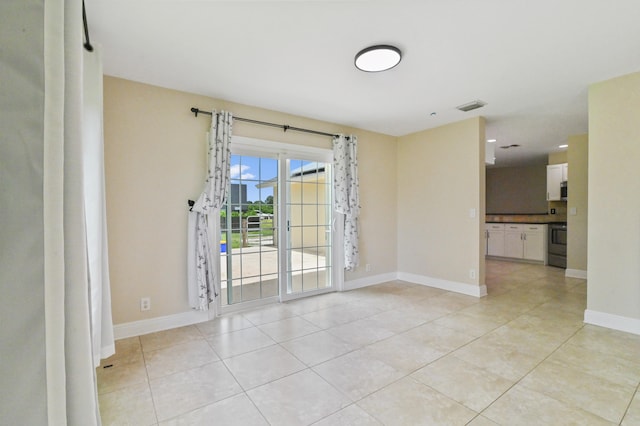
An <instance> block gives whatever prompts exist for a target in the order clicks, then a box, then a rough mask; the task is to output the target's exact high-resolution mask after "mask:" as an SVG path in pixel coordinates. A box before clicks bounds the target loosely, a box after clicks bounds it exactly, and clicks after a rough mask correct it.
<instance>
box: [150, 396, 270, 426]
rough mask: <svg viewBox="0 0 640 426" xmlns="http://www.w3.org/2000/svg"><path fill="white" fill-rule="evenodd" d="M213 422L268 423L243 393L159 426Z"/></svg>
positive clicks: (262, 425) (227, 425)
mask: <svg viewBox="0 0 640 426" xmlns="http://www.w3.org/2000/svg"><path fill="white" fill-rule="evenodd" d="M214 424H215V425H216V426H237V425H242V426H268V424H269V423H267V421H266V420H265V418H264V417H262V414H260V412H259V411H258V409H257V408H256V407H255V405H253V403H252V402H251V400H250V399H249V398H248V397H247V395H245V394H244V393H241V394H239V395H236V396H232V397H231V398H227V399H224V400H222V401H218V402H215V403H213V404H209V405H206V406H204V407H202V408H198V409H197V410H194V411H191V412H189V413H187V414H183V415H181V416H179V417H176V418H174V419H171V420H167V421H166V422H162V423H160V425H161V426H210V425H214Z"/></svg>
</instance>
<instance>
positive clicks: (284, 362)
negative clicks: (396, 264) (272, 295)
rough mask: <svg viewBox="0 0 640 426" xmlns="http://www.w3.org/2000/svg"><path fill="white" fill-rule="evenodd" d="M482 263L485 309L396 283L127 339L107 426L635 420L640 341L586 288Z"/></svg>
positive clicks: (116, 362) (109, 393)
mask: <svg viewBox="0 0 640 426" xmlns="http://www.w3.org/2000/svg"><path fill="white" fill-rule="evenodd" d="M563 273H564V270H561V269H557V268H550V267H543V266H538V265H527V264H519V263H508V262H498V261H488V262H487V279H486V281H487V287H488V288H489V296H487V297H485V298H482V299H476V298H473V297H468V296H463V295H460V294H455V293H449V292H445V291H442V290H437V289H433V288H429V287H423V286H418V285H412V284H407V283H402V282H391V283H387V284H382V285H378V286H374V287H368V288H364V289H360V290H355V291H350V292H346V293H332V294H327V295H323V296H316V297H313V298H308V299H303V300H299V301H295V302H291V303H285V304H279V305H276V306H270V307H266V308H262V309H260V310H255V311H251V312H245V313H243V314H235V315H233V316H225V317H222V318H220V319H218V320H216V321H213V322H209V323H204V324H198V325H197V326H189V327H183V328H179V329H175V330H170V331H165V332H160V333H154V334H150V335H145V336H140V337H139V338H138V337H136V338H130V339H125V340H121V341H118V342H117V354H116V355H115V356H114V357H112V358H111V359H109V360H108V361H107V362H105V363H104V364H112V365H113V366H112V367H110V368H99V369H98V371H97V374H98V390H99V393H100V411H101V414H102V418H103V424H105V425H112V424H115V425H216V426H218V425H242V426H248V425H269V424H271V425H296V426H298V425H308V424H316V425H380V424H384V425H466V424H468V425H473V426H483V425H496V424H498V425H533V424H536V425H540V424H548V425H564V424H567V425H568V424H575V425H600V424H603V425H607V424H622V425H640V392H639V391H638V385H639V384H640V336H635V335H631V334H625V333H621V332H616V331H612V330H608V329H604V328H599V327H594V326H589V325H584V324H583V322H582V318H583V312H584V309H585V303H586V283H585V281H584V280H578V279H570V278H564V274H563Z"/></svg>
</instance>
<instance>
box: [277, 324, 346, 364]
mask: <svg viewBox="0 0 640 426" xmlns="http://www.w3.org/2000/svg"><path fill="white" fill-rule="evenodd" d="M280 345H281V346H283V347H284V348H285V349H287V350H288V351H289V352H291V353H292V354H293V355H295V356H296V358H298V359H299V360H300V361H302V362H304V363H305V364H306V365H309V366H312V365H316V364H319V363H321V362H325V361H328V360H330V359H333V358H336V357H338V356H340V355H343V354H345V353H347V352H351V351H352V350H354V349H356V347H357V346H356V345H353V344H351V343H347V342H344V341H342V340H340V339H338V338H337V337H336V336H334V335H332V334H329V333H327V332H326V331H319V332H317V333H313V334H309V335H307V336H303V337H299V338H297V339H293V340H289V341H287V342H283V343H281V344H280Z"/></svg>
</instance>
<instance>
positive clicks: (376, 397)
mask: <svg viewBox="0 0 640 426" xmlns="http://www.w3.org/2000/svg"><path fill="white" fill-rule="evenodd" d="M358 406H360V407H361V408H362V409H364V410H365V411H366V412H367V413H369V414H371V415H372V416H374V417H375V418H377V419H378V420H379V421H380V422H382V423H383V424H385V425H411V426H413V425H464V424H466V423H467V422H469V421H470V420H471V419H473V418H474V417H475V416H476V414H477V413H475V412H474V411H472V410H470V409H468V408H467V407H465V406H463V405H461V404H458V403H457V402H455V401H453V400H452V399H449V398H447V397H446V396H444V395H442V394H441V393H438V392H436V391H435V390H433V389H431V388H429V387H428V386H425V385H424V384H422V383H419V382H418V381H416V380H414V379H411V378H409V377H405V378H404V379H402V380H399V381H397V382H395V383H394V384H392V385H390V386H387V387H386V388H384V389H382V390H380V391H378V392H376V393H374V394H373V395H370V396H368V397H367V398H365V399H363V400H362V401H360V402H358Z"/></svg>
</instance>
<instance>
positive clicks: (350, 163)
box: [333, 135, 360, 271]
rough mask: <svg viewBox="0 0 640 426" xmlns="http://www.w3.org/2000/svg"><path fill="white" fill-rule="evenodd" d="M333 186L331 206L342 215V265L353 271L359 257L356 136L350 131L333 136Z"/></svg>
mask: <svg viewBox="0 0 640 426" xmlns="http://www.w3.org/2000/svg"><path fill="white" fill-rule="evenodd" d="M333 190H334V193H335V210H336V212H338V213H341V214H343V215H344V268H345V269H346V270H347V271H353V270H354V269H355V268H356V267H357V266H358V263H359V261H360V252H359V251H358V216H359V215H360V196H359V184H358V139H357V138H356V137H355V136H353V135H351V136H348V137H345V136H344V135H338V136H336V137H334V138H333Z"/></svg>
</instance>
